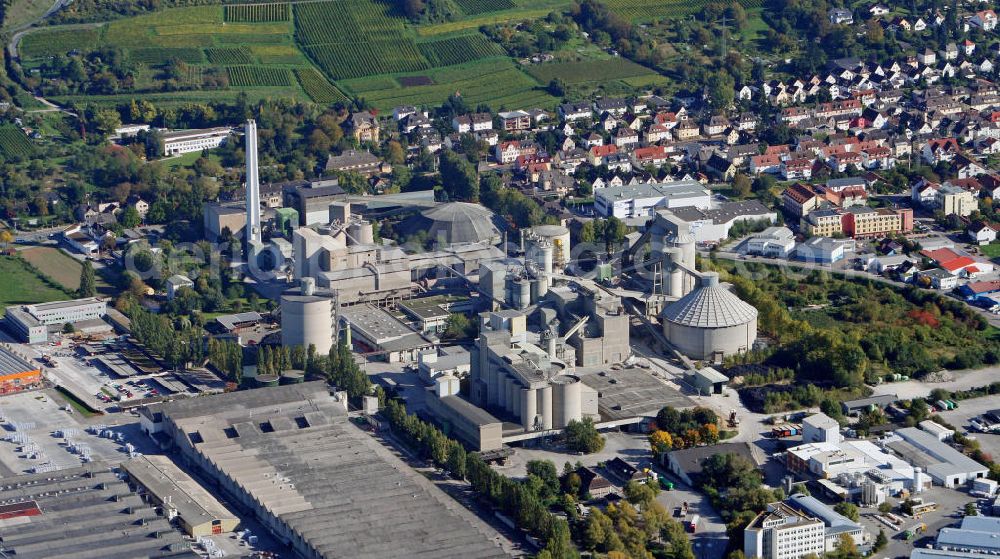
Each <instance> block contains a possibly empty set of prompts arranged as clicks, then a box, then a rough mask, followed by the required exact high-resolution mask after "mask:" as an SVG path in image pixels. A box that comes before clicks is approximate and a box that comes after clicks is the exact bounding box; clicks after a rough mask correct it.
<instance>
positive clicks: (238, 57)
mask: <svg viewBox="0 0 1000 559" xmlns="http://www.w3.org/2000/svg"><path fill="white" fill-rule="evenodd" d="M205 54H206V55H207V56H208V61H209V62H211V63H212V64H222V65H237V64H253V62H254V59H253V54H251V53H250V49H249V48H247V47H238V48H233V47H220V48H214V49H205Z"/></svg>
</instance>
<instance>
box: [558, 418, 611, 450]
mask: <svg viewBox="0 0 1000 559" xmlns="http://www.w3.org/2000/svg"><path fill="white" fill-rule="evenodd" d="M566 446H567V447H569V449H570V450H573V451H575V452H583V453H586V454H592V453H594V452H600V451H601V450H602V449H604V437H603V436H601V434H600V433H598V432H597V428H596V427H594V420H593V419H591V418H589V417H586V418H584V419H583V420H581V421H577V420H575V419H574V420H573V421H570V422H569V424H568V425H566Z"/></svg>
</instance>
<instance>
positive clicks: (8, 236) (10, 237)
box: [0, 229, 14, 249]
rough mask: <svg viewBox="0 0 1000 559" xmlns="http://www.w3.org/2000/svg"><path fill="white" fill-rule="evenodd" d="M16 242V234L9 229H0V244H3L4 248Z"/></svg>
mask: <svg viewBox="0 0 1000 559" xmlns="http://www.w3.org/2000/svg"><path fill="white" fill-rule="evenodd" d="M12 242H14V234H13V233H11V232H10V230H8V229H4V230H3V231H0V244H3V248H4V249H6V248H7V247H8V246H9V245H10V243H12Z"/></svg>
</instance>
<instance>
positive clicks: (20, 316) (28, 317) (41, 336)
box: [6, 297, 108, 344]
mask: <svg viewBox="0 0 1000 559" xmlns="http://www.w3.org/2000/svg"><path fill="white" fill-rule="evenodd" d="M107 310H108V304H107V303H106V302H105V301H103V300H101V299H98V298H96V297H87V298H84V299H74V300H71V301H53V302H50V303H38V304H35V305H21V306H11V307H7V312H6V320H7V324H8V325H9V326H10V327H11V328H12V329H13V330H14V332H15V333H16V334H17V335H18V336H19V337H20V338H21V340H22V341H25V342H28V343H29V344H37V343H44V342H47V341H48V340H49V333H50V332H61V331H62V329H63V326H64V325H65V324H66V323H67V322H68V323H72V324H74V325H75V324H77V323H84V324H86V323H87V322H88V321H98V322H103V321H101V319H102V318H104V315H105V314H107ZM105 326H106V325H105ZM84 329H86V328H78V330H84Z"/></svg>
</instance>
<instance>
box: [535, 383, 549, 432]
mask: <svg viewBox="0 0 1000 559" xmlns="http://www.w3.org/2000/svg"><path fill="white" fill-rule="evenodd" d="M538 392H539V396H541V400H542V402H541V408H542V412H541V416H542V429H546V430H548V429H551V428H552V385H549V386H546V387H545V388H543V389H541V390H539V391H538Z"/></svg>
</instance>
